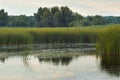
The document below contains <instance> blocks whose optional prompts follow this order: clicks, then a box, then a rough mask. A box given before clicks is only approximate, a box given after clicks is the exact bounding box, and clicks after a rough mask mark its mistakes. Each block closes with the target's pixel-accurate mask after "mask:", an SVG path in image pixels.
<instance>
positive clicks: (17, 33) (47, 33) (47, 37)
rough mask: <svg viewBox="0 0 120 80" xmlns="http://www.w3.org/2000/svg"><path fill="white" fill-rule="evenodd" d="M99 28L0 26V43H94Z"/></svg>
mask: <svg viewBox="0 0 120 80" xmlns="http://www.w3.org/2000/svg"><path fill="white" fill-rule="evenodd" d="M100 30H101V28H99V31H98V28H0V45H6V44H29V43H95V42H96V39H97V37H98V34H99V32H100Z"/></svg>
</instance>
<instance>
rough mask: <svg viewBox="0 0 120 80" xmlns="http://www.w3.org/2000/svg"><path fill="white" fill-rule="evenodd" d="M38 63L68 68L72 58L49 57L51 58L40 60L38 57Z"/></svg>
mask: <svg viewBox="0 0 120 80" xmlns="http://www.w3.org/2000/svg"><path fill="white" fill-rule="evenodd" d="M38 60H39V62H47V63H52V64H53V65H57V66H58V65H62V66H68V65H69V64H70V62H71V61H72V60H73V58H72V57H53V58H52V57H51V58H40V57H38Z"/></svg>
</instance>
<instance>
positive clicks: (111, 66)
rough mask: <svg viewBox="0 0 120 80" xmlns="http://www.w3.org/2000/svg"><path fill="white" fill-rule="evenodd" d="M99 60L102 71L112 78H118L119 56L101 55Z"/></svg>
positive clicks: (119, 73)
mask: <svg viewBox="0 0 120 80" xmlns="http://www.w3.org/2000/svg"><path fill="white" fill-rule="evenodd" d="M100 58H101V62H100V67H101V70H102V71H105V72H107V73H108V74H110V75H112V76H118V77H119V76H120V54H102V55H101V56H100Z"/></svg>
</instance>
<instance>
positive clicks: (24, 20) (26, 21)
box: [6, 15, 36, 27]
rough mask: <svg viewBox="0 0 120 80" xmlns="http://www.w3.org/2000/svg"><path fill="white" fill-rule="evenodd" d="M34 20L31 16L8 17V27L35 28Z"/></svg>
mask: <svg viewBox="0 0 120 80" xmlns="http://www.w3.org/2000/svg"><path fill="white" fill-rule="evenodd" d="M35 22H36V20H35V18H34V17H33V16H25V15H20V16H9V19H8V23H7V24H6V26H8V27H33V26H35Z"/></svg>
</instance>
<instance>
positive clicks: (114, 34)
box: [98, 25, 120, 54]
mask: <svg viewBox="0 0 120 80" xmlns="http://www.w3.org/2000/svg"><path fill="white" fill-rule="evenodd" d="M98 50H99V51H102V53H106V54H109V53H120V26H119V25H116V26H111V27H109V28H107V29H105V30H104V31H103V32H101V34H100V37H99V39H98Z"/></svg>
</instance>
